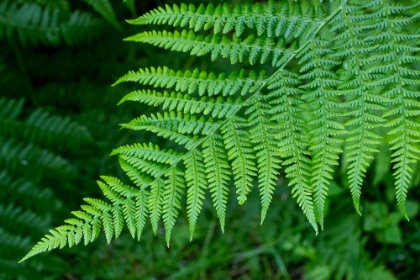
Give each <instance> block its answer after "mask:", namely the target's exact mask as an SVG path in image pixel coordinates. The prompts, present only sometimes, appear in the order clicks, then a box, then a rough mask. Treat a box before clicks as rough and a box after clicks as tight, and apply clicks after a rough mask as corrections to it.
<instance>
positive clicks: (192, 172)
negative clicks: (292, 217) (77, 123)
mask: <svg viewBox="0 0 420 280" xmlns="http://www.w3.org/2000/svg"><path fill="white" fill-rule="evenodd" d="M301 2H302V3H299V2H295V1H290V2H289V1H277V2H275V1H268V3H266V4H260V3H255V4H237V5H236V6H234V7H231V6H229V5H228V4H222V5H217V6H215V5H213V4H208V5H204V4H202V5H200V6H198V7H195V6H194V5H192V4H190V5H186V4H182V5H180V6H177V5H173V6H166V7H165V8H158V9H155V10H153V11H151V12H149V13H146V14H145V15H143V16H140V17H139V18H137V19H134V20H130V21H129V23H131V24H137V25H151V24H152V25H163V26H165V28H164V29H162V30H158V31H156V30H155V31H144V32H142V33H139V34H137V35H135V36H132V37H130V38H128V39H127V40H129V41H135V42H141V43H146V44H151V45H154V46H157V47H161V48H164V49H169V50H172V51H179V52H188V53H190V54H191V55H194V56H205V55H206V56H210V58H211V60H213V61H215V60H217V59H228V60H229V61H230V63H231V64H236V63H245V64H249V65H251V66H252V65H255V64H270V65H269V66H268V67H266V69H274V70H273V71H271V73H270V71H269V70H267V72H264V71H263V72H259V73H258V72H255V71H245V70H242V71H239V72H232V73H213V72H205V71H200V70H199V69H194V70H193V71H177V70H175V69H170V68H168V67H166V66H162V67H158V68H153V67H151V68H145V69H140V70H138V71H131V72H129V73H128V74H126V75H125V76H123V77H122V78H120V79H119V80H118V81H117V82H116V84H119V83H122V82H136V83H138V84H140V85H142V86H143V87H142V88H141V89H139V90H136V91H134V92H131V93H129V94H127V95H126V96H125V97H124V98H123V99H122V100H121V103H123V102H126V101H133V102H140V103H144V104H147V105H150V106H156V107H159V108H160V109H161V111H160V112H157V113H155V114H150V115H142V116H140V117H139V118H136V119H134V120H132V121H130V122H129V123H127V124H123V125H122V127H124V128H127V129H132V130H141V131H150V132H152V133H155V134H157V135H158V136H160V137H163V138H166V139H169V140H171V141H173V142H175V143H176V144H177V145H178V146H179V149H177V150H176V151H175V150H171V149H164V148H162V147H159V146H158V145H155V144H153V143H138V144H132V145H126V146H122V147H120V148H117V149H115V150H114V151H113V152H112V155H118V157H119V161H120V165H121V168H122V169H123V170H124V171H125V173H126V174H127V176H128V177H129V178H130V180H131V181H132V183H133V184H132V185H127V184H125V183H123V182H122V181H120V180H119V179H116V178H113V177H109V176H103V177H101V179H102V180H101V181H98V185H99V187H100V188H101V190H102V192H103V193H104V195H105V196H106V197H107V200H100V199H94V198H86V199H85V202H86V204H85V205H83V206H81V210H79V211H75V212H72V214H73V215H74V216H75V217H74V218H72V219H68V220H66V221H65V225H63V226H59V227H57V228H55V229H53V230H51V231H50V234H48V235H46V236H45V237H44V238H43V239H42V240H41V241H40V242H39V243H38V244H36V245H35V246H34V248H33V249H32V250H31V251H30V252H29V253H28V254H27V255H26V256H25V257H24V258H23V260H26V259H28V258H29V257H32V256H33V255H35V254H38V253H40V252H43V251H49V250H52V249H54V248H57V247H60V248H62V247H63V246H66V245H68V246H70V247H71V246H73V245H75V244H78V243H80V242H81V241H82V239H83V240H84V243H85V244H88V243H89V242H92V241H93V240H95V239H96V238H97V237H98V235H99V233H100V231H101V229H103V230H104V232H105V236H106V239H107V241H108V242H110V241H111V240H112V238H117V237H118V236H119V235H120V233H121V231H122V230H123V228H124V226H125V225H126V226H127V227H128V230H129V231H130V233H131V234H132V236H133V238H134V237H137V238H138V239H140V236H141V233H142V231H143V228H144V226H145V225H146V222H147V220H148V219H150V222H151V224H152V228H153V231H154V232H155V233H156V231H157V228H158V224H159V221H160V220H163V224H164V227H165V230H166V241H167V243H168V245H169V241H170V236H171V232H172V229H173V227H174V224H175V222H176V219H177V217H178V214H179V212H180V210H181V209H182V207H183V206H182V203H181V201H182V198H183V196H184V195H186V212H187V217H188V220H189V224H190V236H191V237H192V236H193V233H194V228H195V225H196V222H197V220H198V217H199V214H200V211H201V208H202V205H203V200H204V199H205V193H206V192H209V193H210V195H211V200H212V202H213V205H214V207H215V210H216V213H217V215H218V217H219V220H220V225H221V228H222V230H223V229H224V225H225V213H226V204H227V200H228V194H229V192H231V191H232V189H234V190H235V192H236V195H237V199H238V202H239V203H240V204H242V203H244V202H245V201H246V199H247V195H248V194H249V192H250V191H251V190H252V189H258V191H259V193H260V197H261V222H263V221H264V218H265V216H266V213H267V211H268V208H269V205H270V203H271V202H272V200H273V199H274V200H275V199H276V198H273V192H274V190H275V188H276V184H277V180H278V178H279V176H280V175H285V176H286V177H287V178H288V179H289V186H290V187H291V193H292V196H293V197H294V198H295V199H296V201H297V203H298V205H299V206H300V208H301V209H302V211H303V213H304V215H305V216H306V217H307V219H308V221H309V223H310V224H311V225H312V227H313V228H314V230H315V231H316V232H318V230H319V226H320V227H321V229H322V228H323V226H324V222H323V215H324V205H325V201H326V198H327V195H328V188H329V184H330V182H331V180H332V179H333V175H334V168H335V166H336V165H338V164H339V159H340V157H341V156H343V158H344V159H345V161H346V164H347V167H346V168H347V174H348V182H349V188H350V192H351V195H352V197H353V201H354V206H355V209H356V211H357V212H359V213H360V209H359V200H360V197H361V188H362V185H363V180H364V177H365V176H366V170H367V168H368V167H369V165H370V164H371V161H372V159H373V157H374V155H375V153H376V152H377V151H378V149H377V148H378V145H386V144H389V145H390V149H391V150H392V152H393V154H392V163H393V168H394V170H395V171H394V176H395V188H396V198H397V203H398V205H399V208H400V209H401V211H402V213H403V214H404V215H405V216H406V217H407V215H406V210H405V204H404V203H405V201H406V196H407V191H408V189H409V186H410V182H411V181H410V180H411V177H412V174H413V170H412V167H411V164H412V163H414V162H415V161H417V160H418V159H419V154H420V149H419V146H418V145H419V144H418V142H419V140H420V122H419V115H420V102H419V98H420V92H419V84H420V79H419V76H420V71H419V70H417V68H418V63H419V62H420V56H419V50H420V48H419V47H418V43H419V34H418V32H417V31H416V29H415V25H414V23H415V22H416V21H417V20H418V18H419V16H420V12H419V6H420V5H419V4H418V3H417V4H416V3H413V4H410V3H406V4H401V1H389V0H368V1H346V0H341V1H335V2H333V3H332V4H330V5H328V6H327V5H325V4H320V3H315V2H308V1H301ZM251 66H250V67H251ZM232 183H233V184H232Z"/></svg>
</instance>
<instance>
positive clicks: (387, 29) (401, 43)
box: [371, 1, 420, 219]
mask: <svg viewBox="0 0 420 280" xmlns="http://www.w3.org/2000/svg"><path fill="white" fill-rule="evenodd" d="M375 8H376V9H377V10H376V11H375V14H377V15H380V16H381V24H382V26H383V31H382V32H381V33H380V34H378V35H377V36H376V37H375V38H374V39H372V40H374V42H375V43H377V44H379V46H378V53H377V54H376V55H375V56H373V57H372V59H375V60H377V61H379V62H380V63H379V65H377V66H375V67H374V68H372V69H371V72H372V73H375V74H377V75H378V76H377V78H376V79H374V80H373V81H372V84H374V85H380V86H383V87H384V96H385V97H386V98H388V100H389V101H388V102H387V103H388V105H389V106H390V110H388V111H387V112H385V113H384V115H383V117H384V118H387V123H386V124H385V126H387V127H391V128H392V129H391V130H390V131H389V133H388V134H389V135H391V136H392V140H391V141H390V144H391V150H392V151H393V153H392V155H391V156H392V158H393V159H392V161H391V162H393V163H394V167H393V168H394V169H395V172H394V176H395V178H396V181H395V187H396V194H397V195H396V196H397V202H398V206H399V207H400V209H401V212H402V213H403V214H404V216H405V217H406V218H407V219H408V217H407V211H406V209H405V201H406V197H407V190H408V188H409V185H410V183H411V178H412V175H413V169H412V167H410V165H411V164H412V163H414V162H416V161H418V160H419V159H420V149H419V147H418V146H417V145H416V143H418V142H420V132H419V128H420V122H419V121H418V118H417V119H416V117H417V116H419V115H420V102H419V101H418V99H419V98H420V92H419V91H418V85H420V78H419V77H420V71H419V70H415V69H412V68H411V67H410V66H411V65H412V64H413V63H418V62H420V58H419V57H418V55H416V54H417V53H418V52H419V51H420V48H419V47H417V46H416V45H415V44H413V40H414V39H415V36H413V35H409V34H404V33H402V32H401V31H400V30H401V28H403V27H405V26H407V25H410V24H411V22H412V21H413V20H414V19H413V18H410V17H408V16H404V17H401V16H400V14H402V13H408V12H409V11H410V10H411V8H412V7H411V6H404V5H393V4H390V3H388V2H386V1H378V4H377V7H375Z"/></svg>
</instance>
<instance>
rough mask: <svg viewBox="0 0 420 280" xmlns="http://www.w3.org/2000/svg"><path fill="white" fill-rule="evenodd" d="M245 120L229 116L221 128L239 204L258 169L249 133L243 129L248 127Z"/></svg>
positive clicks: (244, 197) (249, 188)
mask: <svg viewBox="0 0 420 280" xmlns="http://www.w3.org/2000/svg"><path fill="white" fill-rule="evenodd" d="M246 121H247V120H246V119H243V118H240V117H235V118H230V119H229V120H228V122H227V123H225V125H224V126H222V128H221V132H222V134H223V138H224V143H225V148H226V150H227V155H228V159H229V161H231V163H232V164H231V165H232V173H233V175H234V182H235V186H236V193H237V195H238V203H239V204H240V205H242V204H244V202H245V201H246V199H247V195H248V193H249V192H250V191H251V188H252V186H253V184H254V179H253V178H254V177H255V176H257V171H258V170H257V168H256V167H255V156H254V153H253V149H252V143H251V140H250V134H249V132H248V131H246V130H245V129H247V128H248V124H247V122H246Z"/></svg>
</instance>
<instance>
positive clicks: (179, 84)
mask: <svg viewBox="0 0 420 280" xmlns="http://www.w3.org/2000/svg"><path fill="white" fill-rule="evenodd" d="M265 76H266V74H265V71H261V72H259V73H256V72H255V71H250V72H249V73H246V72H245V71H244V70H241V71H239V72H235V71H234V72H232V73H230V74H229V75H227V74H225V73H221V74H219V75H216V74H214V73H213V72H210V73H207V72H205V71H199V70H198V69H195V70H194V71H185V72H182V71H175V70H172V69H169V68H168V67H163V68H161V67H158V68H153V67H151V68H145V69H140V70H139V71H137V72H135V71H130V72H128V73H127V74H126V75H124V76H123V77H121V78H120V79H118V80H117V82H115V83H114V85H117V84H119V83H122V82H138V83H140V84H142V85H149V86H153V87H155V88H159V87H161V88H175V91H177V92H187V93H188V94H193V93H198V94H199V95H200V96H203V95H208V96H213V95H223V96H231V95H235V94H237V93H239V94H240V95H242V96H244V95H246V94H248V93H254V92H255V91H256V90H257V89H258V88H259V87H261V85H262V83H263V82H264V79H265V78H266V77H265ZM129 96H130V95H126V96H125V97H124V98H123V99H122V100H121V101H120V103H119V104H121V103H122V102H124V101H126V100H132V99H131V98H130V97H129Z"/></svg>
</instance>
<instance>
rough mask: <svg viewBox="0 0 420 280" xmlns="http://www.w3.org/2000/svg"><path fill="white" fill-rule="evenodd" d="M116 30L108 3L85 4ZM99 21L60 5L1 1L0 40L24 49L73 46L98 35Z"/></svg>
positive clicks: (93, 0) (94, 0)
mask: <svg viewBox="0 0 420 280" xmlns="http://www.w3.org/2000/svg"><path fill="white" fill-rule="evenodd" d="M84 2H86V3H88V4H89V5H91V6H92V7H93V8H94V9H95V10H96V11H97V12H98V13H99V14H100V15H101V16H103V17H104V18H105V19H106V20H107V21H108V22H109V23H110V24H112V25H113V26H114V27H115V28H117V29H120V28H121V27H120V25H119V24H118V22H117V20H116V16H115V14H114V10H113V9H112V6H111V4H110V2H109V0H84ZM102 27H103V24H102V21H101V20H100V19H98V18H96V17H95V16H93V15H92V14H91V13H87V12H82V11H80V10H75V11H71V10H70V4H69V2H68V1H66V0H62V1H48V0H45V1H35V0H19V1H9V0H6V1H2V3H1V4H0V39H7V40H9V41H12V42H14V41H19V42H20V43H21V44H23V45H35V46H36V45H38V44H40V43H41V44H44V45H55V46H58V45H60V43H61V42H64V43H66V44H68V45H74V44H77V43H80V42H86V41H88V40H90V39H92V38H94V37H96V36H97V35H98V34H99V31H100V30H101V29H103V28H102Z"/></svg>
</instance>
